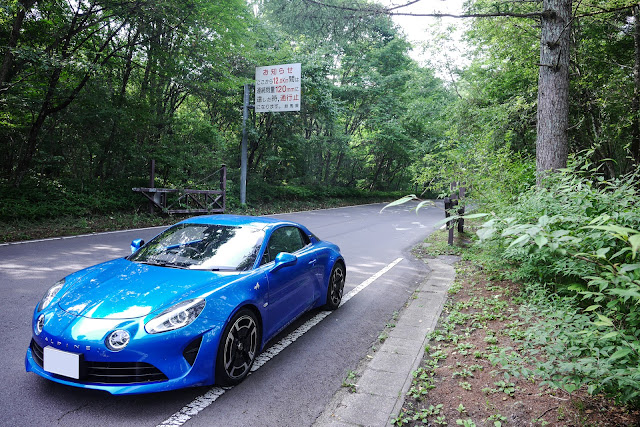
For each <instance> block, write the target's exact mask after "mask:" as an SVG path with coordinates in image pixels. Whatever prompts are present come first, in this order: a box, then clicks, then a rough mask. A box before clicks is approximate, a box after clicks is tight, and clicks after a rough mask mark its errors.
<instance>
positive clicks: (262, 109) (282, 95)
mask: <svg viewBox="0 0 640 427" xmlns="http://www.w3.org/2000/svg"><path fill="white" fill-rule="evenodd" d="M301 74H302V72H301V66H300V64H299V63H298V64H282V65H270V66H267V67H256V95H255V96H256V98H255V108H256V112H258V113H266V112H269V111H272V112H280V111H300V103H301V99H302V92H301V85H300V77H301Z"/></svg>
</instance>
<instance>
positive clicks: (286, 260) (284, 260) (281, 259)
mask: <svg viewBox="0 0 640 427" xmlns="http://www.w3.org/2000/svg"><path fill="white" fill-rule="evenodd" d="M297 262H298V257H297V256H295V255H293V254H290V253H288V252H280V253H279V254H278V255H276V260H275V265H274V266H273V269H272V270H271V272H274V273H275V272H276V271H278V270H280V269H282V268H284V267H289V266H292V265H295V264H296V263H297Z"/></svg>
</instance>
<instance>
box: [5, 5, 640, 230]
mask: <svg viewBox="0 0 640 427" xmlns="http://www.w3.org/2000/svg"><path fill="white" fill-rule="evenodd" d="M3 3H4V7H2V8H0V23H1V24H2V25H0V47H1V49H2V51H1V53H2V59H3V62H2V69H1V70H0V140H2V141H3V143H2V146H1V147H2V148H1V149H2V153H1V155H0V191H1V192H2V200H3V203H2V207H1V208H0V219H2V220H3V221H11V220H16V219H35V218H43V217H47V216H60V215H66V214H69V215H82V214H90V213H109V212H113V211H122V210H135V209H140V206H141V205H143V204H144V203H143V202H144V200H142V198H141V196H140V195H139V194H134V193H133V192H132V191H131V188H132V187H140V186H142V187H144V186H147V185H148V181H149V163H150V160H151V159H155V160H156V168H157V172H156V173H157V178H156V185H157V186H158V187H170V188H211V187H217V185H218V184H217V180H218V175H217V174H216V171H217V170H218V168H219V167H220V165H222V164H226V165H228V166H229V179H230V186H229V194H230V202H231V204H232V205H233V203H234V202H235V199H236V198H237V193H238V183H239V157H240V140H241V136H240V135H241V103H242V85H243V84H244V83H250V82H251V81H252V79H253V73H254V69H255V66H258V65H269V64H279V63H292V62H300V63H302V69H303V78H302V85H303V87H302V93H303V97H304V98H303V105H302V110H301V111H300V113H293V114H292V113H280V114H278V113H268V114H262V113H258V114H256V113H252V115H251V119H250V121H249V122H250V124H249V126H250V129H249V157H248V163H249V165H248V166H249V184H248V185H249V201H250V202H251V201H252V198H253V201H260V200H263V199H267V200H270V199H274V198H276V199H277V198H287V197H288V198H295V197H302V198H304V197H316V198H317V197H322V196H324V195H327V194H328V195H333V194H339V195H345V194H346V195H352V196H358V195H360V194H362V191H367V192H368V191H375V190H383V191H384V190H397V191H401V192H407V191H410V190H412V191H415V190H417V191H418V192H423V191H424V190H428V191H429V192H430V193H429V194H431V195H433V194H437V193H438V192H439V191H440V190H442V188H444V187H445V186H446V185H448V182H449V181H452V180H456V181H458V180H467V181H469V182H471V181H473V182H474V185H475V186H476V188H477V189H478V190H482V191H483V192H487V191H488V192H491V193H492V194H494V195H498V194H499V195H500V197H503V198H504V197H506V198H509V197H514V196H515V195H517V194H519V193H520V192H521V191H522V190H523V189H525V188H527V187H529V186H530V185H531V183H532V182H533V181H532V180H533V179H534V176H535V175H534V171H535V166H534V164H533V163H532V159H534V158H535V142H536V105H537V101H536V96H537V95H536V94H537V76H538V68H539V66H538V62H539V52H540V34H539V33H540V28H539V26H540V25H539V24H540V22H539V21H540V19H539V17H538V18H536V17H535V15H534V14H532V15H531V18H530V19H520V18H512V17H494V18H491V19H482V18H477V19H474V20H472V21H470V20H467V21H466V23H467V25H468V30H467V31H466V37H465V38H466V43H467V45H468V51H466V52H464V55H465V56H466V57H467V59H468V61H469V65H468V66H465V68H464V69H459V68H456V67H455V66H453V64H444V65H445V69H446V71H447V73H448V75H449V76H451V79H450V80H449V81H446V82H445V81H443V80H442V79H440V78H438V77H436V75H441V74H436V70H435V68H436V66H435V65H434V64H419V63H417V62H416V61H414V60H412V59H411V58H410V56H409V51H410V49H411V46H410V44H409V43H408V42H407V40H406V38H405V37H404V35H403V34H402V31H401V30H400V29H399V28H398V27H397V26H394V24H393V21H392V19H391V17H390V16H389V14H387V13H386V12H385V10H384V9H383V8H382V6H378V5H376V4H373V3H371V4H369V3H362V4H360V7H359V8H360V9H363V10H364V11H358V10H354V9H358V8H353V7H352V6H353V4H352V3H346V2H342V1H333V2H332V3H331V4H332V5H333V6H339V7H328V6H326V5H323V4H318V3H317V2H311V1H304V0H295V1H290V0H265V1H256V2H249V3H247V2H245V1H241V0H225V1H220V2H208V1H204V0H189V1H186V2H185V1H179V2H178V1H171V0H163V1H144V0H127V1H123V0H109V1H95V0H89V1H86V0H83V1H73V2H70V1H58V0H56V1H47V2H44V1H36V0H8V1H6V0H5V1H4V2H3ZM622 3H624V2H620V1H617V0H611V1H590V2H581V3H579V5H577V6H576V10H575V12H576V17H575V18H574V19H573V21H572V26H571V40H572V50H571V53H572V54H571V93H570V101H571V110H570V115H571V117H570V124H571V128H570V129H569V138H570V151H571V152H573V153H578V152H583V150H585V149H590V150H591V151H589V153H590V154H589V156H590V158H591V159H592V160H593V161H595V162H598V161H600V160H603V161H604V163H603V165H604V167H605V168H606V173H607V175H608V176H610V177H613V176H618V175H619V174H621V173H624V172H627V171H629V170H631V169H632V168H633V167H634V166H635V165H636V164H637V159H638V156H640V155H639V154H638V140H639V139H640V135H639V134H638V98H639V97H640V95H639V94H638V86H640V83H639V82H638V77H637V76H636V77H635V80H634V70H636V73H637V69H638V67H640V65H639V64H638V63H639V62H640V59H638V58H639V57H640V56H639V54H638V51H639V49H640V48H638V40H637V39H638V23H637V20H634V17H633V13H634V9H633V8H629V7H626V8H620V6H621V5H622ZM345 6H349V7H345ZM501 7H502V12H504V11H505V8H508V11H509V13H513V14H516V15H524V16H526V15H527V14H528V13H530V12H533V11H539V10H540V8H541V7H542V4H541V2H530V1H519V2H505V3H501V2H487V1H484V0H477V1H469V2H467V3H466V4H465V11H466V13H467V14H474V13H475V14H483V13H486V14H492V13H494V12H495V11H496V10H500V8H501ZM578 8H579V10H578ZM606 10H613V12H610V13H603V11H606ZM578 12H579V13H578ZM636 12H637V11H636ZM578 15H580V16H581V17H584V18H578V17H577V16H578ZM415 19H425V18H415ZM452 31H453V29H451V28H440V29H439V30H438V31H435V32H434V34H433V36H434V38H433V42H432V46H431V47H432V48H433V49H435V50H437V49H439V48H441V47H443V46H446V40H447V38H448V37H450V35H451V32H452ZM605 159H606V160H605ZM496 178H499V179H496ZM489 181H491V185H489V186H485V185H483V184H482V182H489Z"/></svg>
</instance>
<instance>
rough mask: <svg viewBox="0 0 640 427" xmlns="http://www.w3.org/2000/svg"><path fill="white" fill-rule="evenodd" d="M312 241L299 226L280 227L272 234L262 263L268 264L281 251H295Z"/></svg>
mask: <svg viewBox="0 0 640 427" xmlns="http://www.w3.org/2000/svg"><path fill="white" fill-rule="evenodd" d="M309 243H310V240H309V237H308V236H307V235H306V234H304V233H303V232H302V230H300V229H299V228H298V227H293V226H286V227H280V228H278V229H277V230H275V231H274V232H273V233H272V234H271V238H270V239H269V242H268V243H267V248H266V250H265V252H264V256H263V257H262V261H261V262H260V264H261V265H262V264H267V263H269V262H271V261H273V260H274V259H276V256H277V255H278V254H279V253H280V252H289V253H294V252H296V251H299V250H300V249H302V248H304V247H305V246H307V245H308V244H309Z"/></svg>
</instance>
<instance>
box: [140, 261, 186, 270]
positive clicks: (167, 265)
mask: <svg viewBox="0 0 640 427" xmlns="http://www.w3.org/2000/svg"><path fill="white" fill-rule="evenodd" d="M136 262H138V263H140V264H147V265H155V266H156V267H168V268H179V269H181V270H184V269H185V268H186V267H183V266H181V265H177V264H171V263H168V262H158V261H136Z"/></svg>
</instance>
